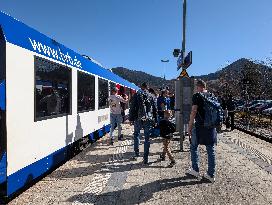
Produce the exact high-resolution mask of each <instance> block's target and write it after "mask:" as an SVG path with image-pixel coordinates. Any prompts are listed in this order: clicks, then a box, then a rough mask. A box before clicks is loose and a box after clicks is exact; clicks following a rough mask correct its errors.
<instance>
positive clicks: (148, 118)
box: [129, 83, 157, 164]
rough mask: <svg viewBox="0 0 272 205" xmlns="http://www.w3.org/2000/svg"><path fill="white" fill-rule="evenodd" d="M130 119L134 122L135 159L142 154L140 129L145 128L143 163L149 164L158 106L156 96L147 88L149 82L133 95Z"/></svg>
mask: <svg viewBox="0 0 272 205" xmlns="http://www.w3.org/2000/svg"><path fill="white" fill-rule="evenodd" d="M129 121H130V122H133V123H134V152H135V157H134V160H137V158H138V157H139V156H140V153H139V144H140V138H139V137H140V130H141V129H142V128H143V129H144V137H145V142H144V156H143V163H144V164H148V154H149V147H150V136H151V134H152V130H153V128H154V126H155V124H156V123H157V108H156V104H155V102H154V98H153V97H152V95H151V94H150V93H149V92H148V90H147V84H146V83H143V84H142V85H141V89H140V90H138V91H137V93H136V94H134V95H133V97H132V99H131V102H130V109H129Z"/></svg>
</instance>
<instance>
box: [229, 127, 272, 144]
mask: <svg viewBox="0 0 272 205" xmlns="http://www.w3.org/2000/svg"><path fill="white" fill-rule="evenodd" d="M234 127H235V129H237V130H239V131H242V132H244V133H246V134H249V135H251V136H254V137H257V138H259V139H261V140H264V141H266V142H270V143H272V130H271V131H270V134H269V132H267V133H263V132H256V131H254V130H248V129H246V128H244V127H242V126H239V125H238V126H237V125H235V126H234Z"/></svg>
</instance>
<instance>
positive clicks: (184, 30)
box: [182, 0, 187, 60]
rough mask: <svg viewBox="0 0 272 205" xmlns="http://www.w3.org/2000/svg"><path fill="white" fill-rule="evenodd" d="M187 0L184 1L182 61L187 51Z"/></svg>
mask: <svg viewBox="0 0 272 205" xmlns="http://www.w3.org/2000/svg"><path fill="white" fill-rule="evenodd" d="M186 6H187V3H186V0H183V26H182V59H183V60H184V57H185V49H186V44H185V42H186Z"/></svg>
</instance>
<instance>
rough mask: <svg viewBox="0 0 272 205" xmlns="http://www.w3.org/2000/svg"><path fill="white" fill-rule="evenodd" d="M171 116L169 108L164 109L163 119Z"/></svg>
mask: <svg viewBox="0 0 272 205" xmlns="http://www.w3.org/2000/svg"><path fill="white" fill-rule="evenodd" d="M171 116H172V112H171V110H165V111H164V118H165V119H169V118H171Z"/></svg>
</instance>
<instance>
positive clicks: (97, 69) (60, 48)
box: [0, 11, 139, 90]
mask: <svg viewBox="0 0 272 205" xmlns="http://www.w3.org/2000/svg"><path fill="white" fill-rule="evenodd" d="M0 26H1V28H2V32H3V34H4V37H5V41H6V42H9V43H11V44H14V45H17V46H20V47H22V48H25V49H27V50H30V51H33V52H35V53H37V54H40V55H44V56H46V57H48V58H51V59H53V60H56V61H59V62H62V63H65V64H66V65H67V66H73V67H77V68H79V69H81V70H84V71H87V72H89V73H92V74H94V75H98V76H101V77H103V78H106V79H109V80H111V81H114V82H116V83H118V84H121V85H123V86H126V87H130V88H133V89H136V90H138V89H139V88H138V87H137V86H136V85H135V84H134V83H131V82H129V81H127V80H125V79H123V78H121V77H119V76H118V75H116V74H114V73H113V72H111V71H109V70H107V69H105V68H103V67H102V65H101V64H100V63H98V62H96V61H95V60H93V59H92V58H89V59H86V58H85V57H83V56H82V55H80V54H78V53H76V52H75V51H73V50H71V49H69V48H67V47H65V46H64V45H62V44H60V43H58V42H57V41H55V40H54V39H51V38H49V37H47V36H46V35H44V34H42V33H40V32H38V31H37V30H35V29H33V28H31V27H29V26H27V25H26V24H24V23H22V22H20V21H18V20H17V19H15V18H13V17H11V16H9V15H7V14H5V13H4V12H2V11H0Z"/></svg>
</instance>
